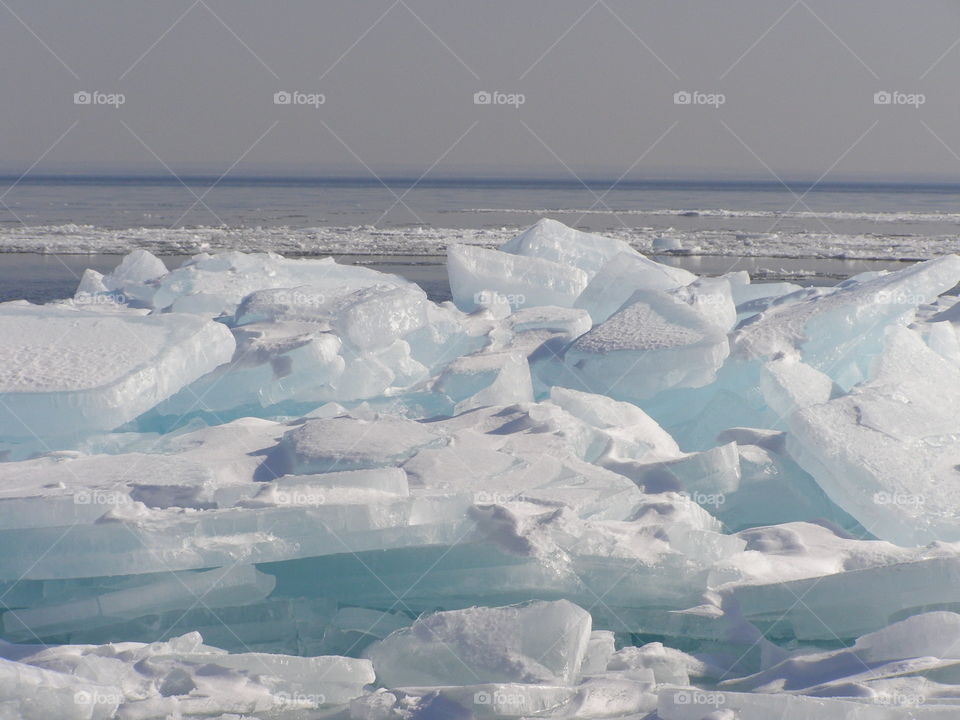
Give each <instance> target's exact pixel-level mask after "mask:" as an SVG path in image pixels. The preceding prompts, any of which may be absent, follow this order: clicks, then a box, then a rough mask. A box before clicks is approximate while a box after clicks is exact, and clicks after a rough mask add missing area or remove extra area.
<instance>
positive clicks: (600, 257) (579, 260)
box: [500, 218, 646, 277]
mask: <svg viewBox="0 0 960 720" xmlns="http://www.w3.org/2000/svg"><path fill="white" fill-rule="evenodd" d="M500 250H501V251H503V252H508V253H513V254H515V255H523V256H526V257H538V258H543V259H545V260H550V261H552V262H555V263H557V264H559V265H568V266H569V265H573V266H575V267H578V268H580V269H581V270H583V271H584V272H586V273H587V274H588V276H590V277H593V275H595V274H596V272H597V271H598V270H600V268H602V267H603V266H604V265H606V264H607V263H608V262H609V261H610V260H612V259H613V258H614V257H616V256H618V255H623V256H628V257H633V258H637V259H640V260H645V259H646V258H644V257H643V256H642V255H641V254H640V253H638V252H637V251H636V250H634V249H633V248H631V247H630V246H629V245H627V243H625V242H623V240H617V239H616V238H609V237H605V236H603V235H595V234H594V233H586V232H582V231H580V230H577V229H575V228H572V227H567V226H566V225H564V224H563V223H561V222H557V221H556V220H551V219H550V218H542V219H541V220H538V221H537V222H536V223H534V224H533V225H532V226H531V227H529V228H527V229H526V230H524V231H523V232H522V233H520V234H519V235H517V236H516V237H515V238H513V239H511V240H508V241H507V242H506V243H504V244H503V245H501V246H500Z"/></svg>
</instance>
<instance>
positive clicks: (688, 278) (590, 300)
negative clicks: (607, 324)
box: [575, 253, 697, 324]
mask: <svg viewBox="0 0 960 720" xmlns="http://www.w3.org/2000/svg"><path fill="white" fill-rule="evenodd" d="M696 279H697V277H696V275H694V274H693V273H691V272H689V271H687V270H683V269H681V268H674V267H670V266H669V265H662V264H660V263H657V262H654V261H653V260H649V259H647V258H645V257H643V256H642V255H635V254H630V253H623V254H620V255H617V256H615V257H613V258H611V259H610V261H609V262H607V263H606V264H605V265H604V266H603V267H602V268H600V270H599V272H597V273H596V275H594V276H593V277H592V278H591V280H590V283H589V284H588V285H587V287H586V288H584V290H583V292H582V293H581V294H580V296H579V297H578V298H577V301H576V303H575V307H578V308H582V309H584V310H586V311H587V312H589V313H590V317H591V318H593V322H594V323H597V324H599V323H602V322H603V321H604V320H606V319H607V318H608V317H610V316H611V315H613V314H614V313H615V312H616V311H617V310H619V309H620V308H621V307H622V306H623V305H624V303H626V302H627V301H628V300H629V299H630V296H631V295H633V293H635V292H636V291H637V290H662V291H666V290H673V289H675V288H678V287H681V286H684V285H688V284H689V283H691V282H693V281H694V280H696Z"/></svg>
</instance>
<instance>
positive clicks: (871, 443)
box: [787, 328, 960, 545]
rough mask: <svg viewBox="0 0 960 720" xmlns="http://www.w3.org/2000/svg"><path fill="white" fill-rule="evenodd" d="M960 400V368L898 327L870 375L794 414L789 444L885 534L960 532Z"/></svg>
mask: <svg viewBox="0 0 960 720" xmlns="http://www.w3.org/2000/svg"><path fill="white" fill-rule="evenodd" d="M825 387H826V386H824V389H825ZM957 407H960V368H957V367H956V366H954V365H951V364H950V363H949V362H947V361H946V360H944V359H943V358H942V357H940V356H939V355H937V354H936V353H935V352H934V351H933V350H931V349H930V348H929V347H928V346H927V345H926V344H925V343H924V342H923V340H922V339H921V338H920V337H919V335H917V334H916V333H915V332H913V331H912V330H908V329H906V328H892V329H891V330H890V332H889V333H888V334H887V336H886V340H885V346H884V349H883V354H882V355H881V356H880V358H879V360H878V361H877V363H876V365H875V369H874V372H873V377H872V378H871V379H870V380H869V381H868V382H866V383H864V384H862V385H860V386H858V387H856V388H854V390H853V391H852V392H851V393H849V394H847V395H844V396H842V397H839V398H836V399H834V400H829V401H828V402H822V403H820V404H813V405H809V406H807V407H803V408H801V409H799V410H797V411H796V412H794V413H792V414H791V415H789V417H788V418H787V424H788V427H789V432H788V435H787V448H788V451H789V453H790V454H791V455H792V456H793V457H794V458H795V459H796V460H797V462H798V463H799V464H800V465H801V466H802V467H803V468H804V469H805V470H807V471H808V472H809V473H810V474H811V475H813V477H814V478H816V480H817V482H818V483H819V484H820V486H821V487H822V488H823V489H824V491H825V492H826V493H827V494H828V495H829V496H830V497H831V498H832V499H833V500H834V502H836V503H837V504H838V505H839V506H840V507H842V508H843V509H844V510H846V511H847V512H848V513H850V514H851V515H852V516H853V517H855V518H856V519H857V520H859V521H860V523H861V524H862V525H863V526H864V527H865V528H867V530H869V531H870V532H872V533H873V534H874V535H876V536H877V537H880V538H883V539H887V540H891V541H893V542H897V543H899V544H903V545H921V544H926V543H928V542H932V541H935V540H947V541H955V540H960V494H958V493H960V491H958V490H957V489H956V486H957V480H958V479H960V474H958V472H960V471H958V469H957V468H958V467H960V442H958V440H957V437H958V433H960V417H958V415H957V412H956V408H957Z"/></svg>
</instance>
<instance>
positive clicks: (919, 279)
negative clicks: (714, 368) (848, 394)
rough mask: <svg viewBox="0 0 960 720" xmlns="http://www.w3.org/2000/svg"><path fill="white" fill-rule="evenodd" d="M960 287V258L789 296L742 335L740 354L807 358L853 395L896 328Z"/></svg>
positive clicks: (737, 345) (736, 342)
mask: <svg viewBox="0 0 960 720" xmlns="http://www.w3.org/2000/svg"><path fill="white" fill-rule="evenodd" d="M958 281H960V256H956V255H949V256H946V257H942V258H938V259H936V260H929V261H927V262H924V263H917V264H916V265H913V266H911V267H908V268H906V269H904V270H899V271H897V272H893V273H889V274H885V275H883V274H881V275H879V276H876V277H869V278H864V279H859V280H858V279H856V278H851V279H850V280H847V281H845V282H844V283H841V284H840V285H839V286H838V287H837V288H834V289H832V290H828V291H817V290H813V291H809V292H808V294H807V296H806V297H798V295H800V294H799V293H796V294H793V295H788V296H786V297H784V298H783V300H784V302H783V303H781V304H775V305H774V306H772V307H771V308H770V309H769V310H767V311H765V312H763V313H761V314H759V315H757V316H755V317H753V318H751V319H750V320H749V321H747V322H746V323H745V324H744V325H743V326H742V327H741V328H740V329H739V330H738V331H737V332H736V333H735V334H734V336H733V337H732V339H731V346H732V352H733V354H734V355H735V356H738V357H744V358H758V357H759V358H771V357H773V356H774V355H776V354H777V353H785V354H788V355H797V354H799V355H800V356H801V357H802V359H803V360H804V362H806V363H807V364H809V365H812V366H813V367H815V368H816V369H818V370H820V371H821V372H824V373H826V374H827V375H829V376H830V377H831V378H833V380H835V381H836V382H837V383H838V384H840V385H841V386H842V387H843V388H844V389H849V388H850V387H852V386H853V385H855V384H856V383H858V382H860V381H862V380H864V379H865V378H866V377H867V375H868V373H869V363H870V360H871V359H872V358H873V357H874V356H875V355H876V354H877V353H878V352H879V350H880V347H881V345H882V340H883V335H884V331H885V329H886V327H887V326H888V325H890V324H891V323H900V324H905V321H906V320H908V319H909V317H910V315H911V314H912V313H913V312H914V311H916V309H917V307H918V306H920V305H922V304H924V303H929V302H931V301H933V300H934V299H936V297H937V296H938V295H940V294H941V293H944V292H946V291H948V290H950V289H951V288H953V287H954V286H955V285H956V284H957V282H958Z"/></svg>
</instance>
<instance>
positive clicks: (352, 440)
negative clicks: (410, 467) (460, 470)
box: [276, 417, 446, 475]
mask: <svg viewBox="0 0 960 720" xmlns="http://www.w3.org/2000/svg"><path fill="white" fill-rule="evenodd" d="M445 443H446V439H445V438H444V437H443V436H442V435H440V434H438V433H437V432H435V431H434V430H433V429H432V428H431V426H429V425H425V424H423V423H418V422H415V421H413V420H407V419H405V418H402V417H384V418H380V419H378V420H375V421H365V420H358V419H355V418H350V417H338V418H329V419H326V418H320V419H316V420H307V421H306V422H305V423H304V424H303V425H301V426H300V427H298V428H296V429H295V430H291V431H289V432H288V433H287V434H286V435H284V437H283V441H282V443H281V445H280V446H279V448H278V451H279V452H278V453H277V455H276V467H277V468H284V469H285V470H286V471H288V472H292V473H294V474H297V475H305V474H310V473H327V472H332V471H334V470H361V469H365V468H376V467H385V466H388V465H397V464H399V463H402V462H403V461H404V460H407V459H408V458H410V457H412V456H413V455H414V454H416V452H417V451H418V450H420V449H421V448H425V447H440V446H442V445H444V444H445Z"/></svg>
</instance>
